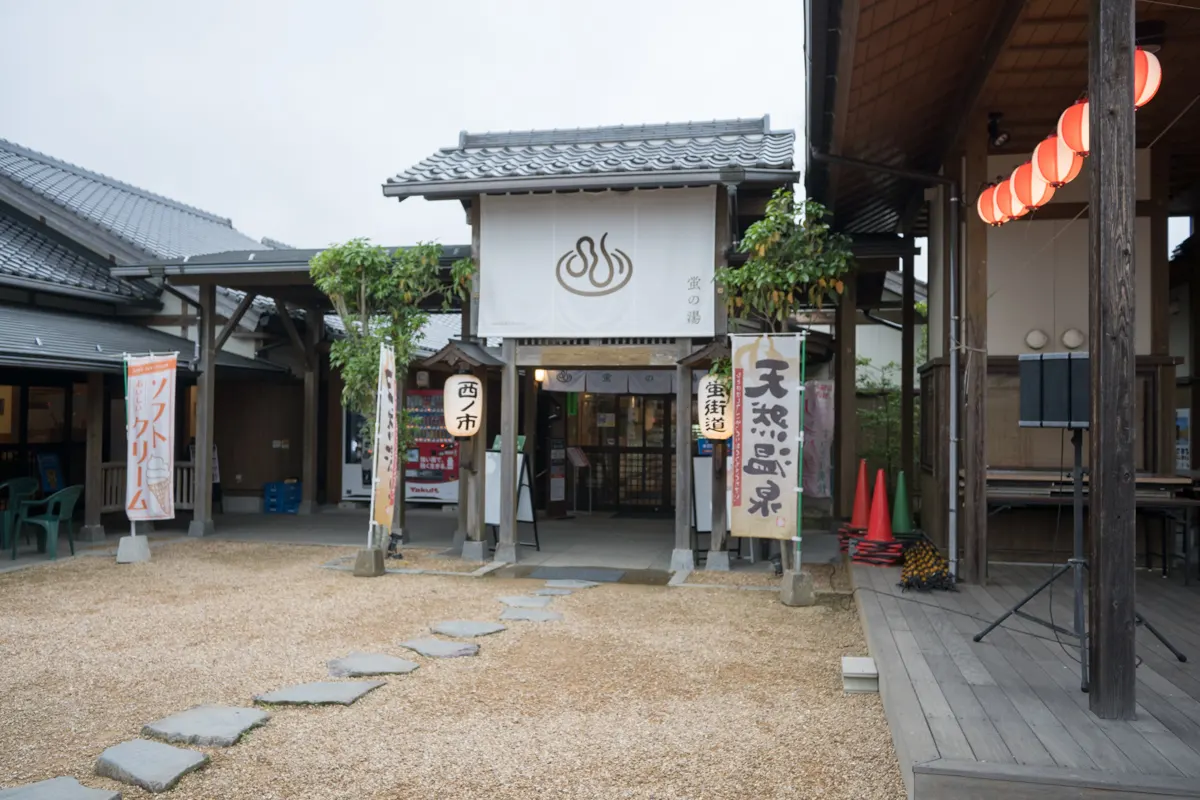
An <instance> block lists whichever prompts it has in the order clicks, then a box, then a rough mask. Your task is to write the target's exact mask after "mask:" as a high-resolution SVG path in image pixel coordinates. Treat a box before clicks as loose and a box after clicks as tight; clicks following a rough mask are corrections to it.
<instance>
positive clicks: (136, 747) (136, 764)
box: [96, 739, 208, 792]
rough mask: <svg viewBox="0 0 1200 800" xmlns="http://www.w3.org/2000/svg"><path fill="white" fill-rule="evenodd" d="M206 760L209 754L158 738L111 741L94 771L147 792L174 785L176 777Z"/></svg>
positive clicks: (162, 790)
mask: <svg viewBox="0 0 1200 800" xmlns="http://www.w3.org/2000/svg"><path fill="white" fill-rule="evenodd" d="M207 763H208V756H206V755H204V754H203V753H197V752H196V751H195V750H184V749H183V748H182V747H172V746H171V745H169V744H163V743H161V742H151V741H148V740H146V739H131V740H130V741H128V742H121V743H120V744H117V745H113V746H112V747H110V748H108V749H107V750H105V751H104V752H103V753H101V754H100V758H98V759H97V760H96V774H97V775H101V776H103V777H105V778H112V779H113V780H115V781H120V782H121V783H128V784H130V785H132V786H140V787H142V788H143V789H145V790H147V791H150V792H165V791H167V790H168V789H172V788H174V786H175V784H177V783H179V779H180V778H182V777H183V776H184V775H186V774H188V773H189V772H192V771H193V770H197V769H200V768H201V767H203V766H204V765H205V764H207Z"/></svg>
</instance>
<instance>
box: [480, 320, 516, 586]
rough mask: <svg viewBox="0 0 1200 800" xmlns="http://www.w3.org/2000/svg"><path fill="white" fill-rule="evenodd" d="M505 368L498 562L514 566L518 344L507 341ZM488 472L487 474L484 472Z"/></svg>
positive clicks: (501, 388) (497, 546)
mask: <svg viewBox="0 0 1200 800" xmlns="http://www.w3.org/2000/svg"><path fill="white" fill-rule="evenodd" d="M503 347H504V351H503V352H504V367H503V370H504V371H503V373H502V374H501V376H500V535H499V541H498V543H497V544H496V561H502V562H505V563H508V564H515V563H516V562H517V560H518V558H519V554H518V552H517V548H518V544H517V500H518V497H517V483H518V481H519V480H520V476H519V475H518V474H517V407H518V406H519V405H520V402H519V401H520V394H519V392H520V388H521V387H520V384H519V381H518V375H517V340H516V339H511V338H506V339H505V340H504V346H503ZM485 471H486V470H485Z"/></svg>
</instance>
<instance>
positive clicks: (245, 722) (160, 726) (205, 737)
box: [142, 706, 271, 747]
mask: <svg viewBox="0 0 1200 800" xmlns="http://www.w3.org/2000/svg"><path fill="white" fill-rule="evenodd" d="M270 718H271V715H270V714H268V713H267V712H266V711H262V710H261V709H257V708H239V707H234V706H197V707H196V708H189V709H188V710H187V711H180V712H179V713H178V714H172V715H171V716H169V717H164V718H163V719H160V720H158V721H157V722H151V723H150V724H149V725H145V726H143V727H142V736H150V737H152V738H155V739H162V740H163V741H165V742H178V743H180V744H198V745H200V746H201V747H233V746H234V745H235V744H237V743H238V739H240V738H242V734H243V733H245V732H246V731H248V730H250V729H251V728H257V727H258V726H259V725H265V724H266V723H267V720H269V719H270Z"/></svg>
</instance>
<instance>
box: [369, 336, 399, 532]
mask: <svg viewBox="0 0 1200 800" xmlns="http://www.w3.org/2000/svg"><path fill="white" fill-rule="evenodd" d="M396 393H397V390H396V354H395V353H394V352H393V351H392V348H390V347H388V346H387V345H381V346H380V348H379V385H378V388H377V389H376V400H375V402H376V405H375V409H376V413H375V454H374V455H375V462H374V469H373V470H372V472H373V474H374V476H375V487H374V491H372V492H371V519H372V521H374V523H375V524H376V525H378V526H379V527H381V528H384V529H386V530H388V531H389V532H390V531H391V530H392V519H393V515H394V514H395V513H396V461H397V451H398V450H399V448H400V435H399V434H400V429H399V427H398V425H397V422H396V411H397V409H396Z"/></svg>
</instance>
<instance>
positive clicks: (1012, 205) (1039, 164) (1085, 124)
mask: <svg viewBox="0 0 1200 800" xmlns="http://www.w3.org/2000/svg"><path fill="white" fill-rule="evenodd" d="M1161 85H1162V65H1161V64H1160V63H1159V61H1158V56H1156V55H1154V53H1151V52H1149V51H1147V50H1143V49H1142V48H1140V47H1139V48H1137V49H1136V50H1135V51H1134V62H1133V107H1134V108H1135V109H1137V108H1141V107H1142V106H1144V105H1146V103H1149V102H1150V101H1151V100H1152V99H1154V95H1156V94H1158V89H1159V86H1161ZM1090 146H1091V119H1090V108H1089V106H1088V101H1087V100H1079V101H1077V102H1075V103H1074V104H1073V105H1071V107H1070V108H1068V109H1067V110H1065V111H1063V113H1062V114H1061V115H1060V116H1059V118H1058V125H1057V126H1056V129H1055V133H1052V134H1050V135H1049V136H1047V137H1046V138H1045V139H1044V140H1043V141H1042V142H1040V143H1039V144H1038V146H1037V147H1035V148H1034V150H1033V156H1032V158H1031V160H1029V161H1026V162H1025V163H1024V164H1021V165H1020V166H1019V167H1017V168H1016V169H1015V170H1013V173H1012V175H1011V176H1009V177H1008V178H1006V179H1004V180H1002V181H1000V182H999V183H989V184H988V185H987V186H986V187H984V190H983V191H982V192H980V193H979V198H978V199H977V200H976V201H975V210H976V212H977V213H978V214H979V218H980V219H982V220H983V221H984V222H986V223H987V224H988V225H1003V224H1004V223H1006V222H1011V221H1012V220H1014V219H1016V218H1018V217H1022V216H1024V215H1026V214H1028V213H1029V212H1030V211H1034V210H1036V209H1038V208H1041V207H1042V206H1044V205H1045V204H1046V203H1048V202H1050V199H1051V198H1052V197H1054V190H1055V189H1058V188H1060V187H1062V186H1065V185H1066V184H1068V183H1070V182H1071V181H1073V180H1075V178H1077V177H1079V172H1080V171H1081V170H1082V169H1083V159H1084V158H1086V157H1087V155H1088V152H1089V147H1090Z"/></svg>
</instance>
